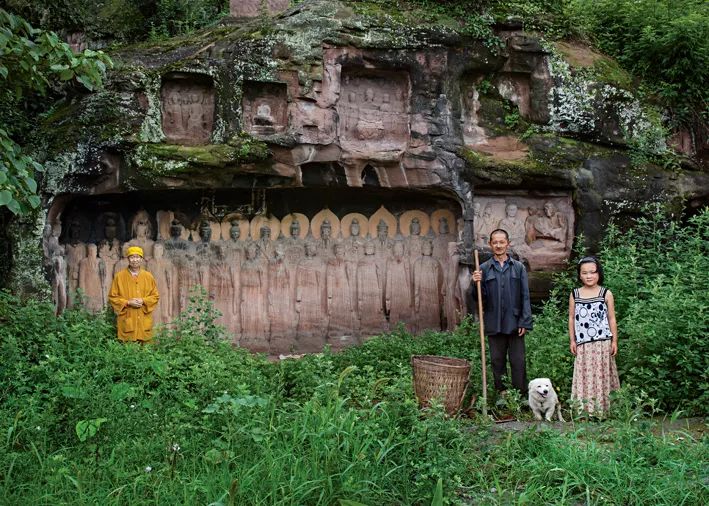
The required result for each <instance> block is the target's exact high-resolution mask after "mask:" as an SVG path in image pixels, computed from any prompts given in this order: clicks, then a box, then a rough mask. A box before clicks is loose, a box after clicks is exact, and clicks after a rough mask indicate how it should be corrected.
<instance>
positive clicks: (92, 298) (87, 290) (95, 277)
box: [79, 243, 105, 313]
mask: <svg viewBox="0 0 709 506" xmlns="http://www.w3.org/2000/svg"><path fill="white" fill-rule="evenodd" d="M104 276H105V266H104V265H103V262H102V261H101V260H100V259H99V258H98V248H97V247H96V245H95V244H93V243H91V244H89V245H87V247H86V257H85V258H83V259H82V260H81V262H79V288H80V289H81V290H82V292H83V299H84V305H85V307H86V310H87V311H90V312H92V313H97V312H99V311H101V309H102V308H103V303H104V298H105V296H104V295H103V283H102V282H101V278H102V277H104Z"/></svg>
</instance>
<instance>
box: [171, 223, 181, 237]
mask: <svg viewBox="0 0 709 506" xmlns="http://www.w3.org/2000/svg"><path fill="white" fill-rule="evenodd" d="M181 236H182V223H180V221H179V220H176V219H175V220H172V223H171V224H170V237H171V238H173V239H179V238H180V237H181Z"/></svg>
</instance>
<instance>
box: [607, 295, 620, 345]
mask: <svg viewBox="0 0 709 506" xmlns="http://www.w3.org/2000/svg"><path fill="white" fill-rule="evenodd" d="M606 305H607V306H608V326H609V327H610V329H611V333H612V334H613V339H612V340H611V355H613V356H614V357H615V356H616V354H617V353H618V325H617V324H616V321H615V299H614V298H613V293H612V292H611V291H610V290H608V291H607V292H606Z"/></svg>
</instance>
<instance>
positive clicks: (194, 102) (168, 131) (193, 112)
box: [160, 72, 214, 145]
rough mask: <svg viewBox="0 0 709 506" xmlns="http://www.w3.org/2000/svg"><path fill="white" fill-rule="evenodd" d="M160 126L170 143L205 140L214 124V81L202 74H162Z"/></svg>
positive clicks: (198, 142)
mask: <svg viewBox="0 0 709 506" xmlns="http://www.w3.org/2000/svg"><path fill="white" fill-rule="evenodd" d="M160 97H161V110H162V130H163V133H164V134H165V137H166V138H167V140H168V142H171V143H174V144H185V145H198V144H208V143H209V140H210V138H211V136H212V129H213V127H214V83H213V81H212V78H211V77H209V76H206V75H202V74H190V73H185V72H173V73H171V74H167V75H165V76H163V80H162V88H161V91H160Z"/></svg>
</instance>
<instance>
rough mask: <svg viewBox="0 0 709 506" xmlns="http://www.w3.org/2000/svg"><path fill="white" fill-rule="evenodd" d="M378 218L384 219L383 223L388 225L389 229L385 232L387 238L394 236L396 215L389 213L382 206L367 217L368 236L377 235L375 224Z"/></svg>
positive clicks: (377, 223) (377, 222) (376, 224)
mask: <svg viewBox="0 0 709 506" xmlns="http://www.w3.org/2000/svg"><path fill="white" fill-rule="evenodd" d="M380 220H384V223H386V224H387V225H388V226H389V231H388V233H387V235H388V236H389V238H390V239H393V238H394V237H396V226H397V221H396V217H394V215H393V214H391V213H390V212H389V211H388V210H387V208H386V207H384V206H382V207H380V208H379V209H378V210H377V212H375V213H374V214H373V215H372V216H370V217H369V236H370V237H377V226H378V225H379V221H380Z"/></svg>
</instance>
